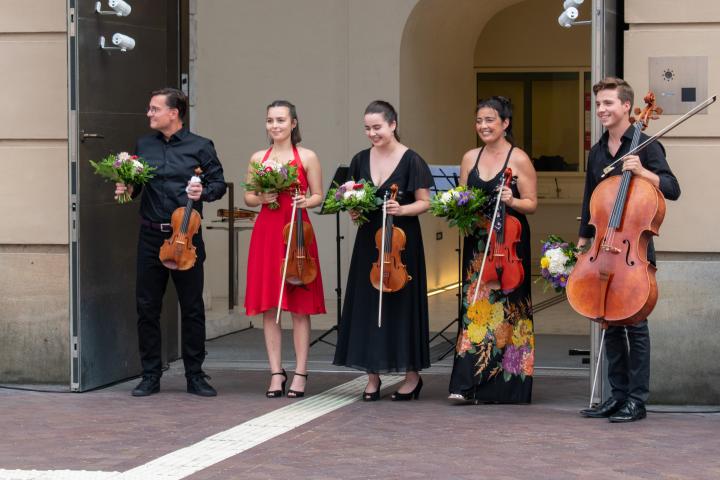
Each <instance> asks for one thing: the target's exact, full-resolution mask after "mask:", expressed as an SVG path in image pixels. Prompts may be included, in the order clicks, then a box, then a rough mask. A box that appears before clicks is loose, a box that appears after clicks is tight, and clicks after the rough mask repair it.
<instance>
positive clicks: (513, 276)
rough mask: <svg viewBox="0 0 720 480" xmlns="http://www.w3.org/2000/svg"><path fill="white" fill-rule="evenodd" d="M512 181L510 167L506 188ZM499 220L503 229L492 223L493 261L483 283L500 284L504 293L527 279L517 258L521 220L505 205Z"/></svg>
mask: <svg viewBox="0 0 720 480" xmlns="http://www.w3.org/2000/svg"><path fill="white" fill-rule="evenodd" d="M511 180H512V169H511V168H509V167H508V168H506V169H505V172H504V181H503V184H504V186H506V187H508V188H509V187H510V181H511ZM498 195H500V193H499V192H498ZM497 218H498V219H500V225H501V227H500V230H499V231H498V230H496V229H495V228H494V225H495V221H493V222H491V223H490V232H489V233H490V234H489V235H488V242H489V243H490V250H489V251H488V254H487V255H488V258H491V259H492V260H491V261H490V262H488V264H487V265H486V266H485V268H484V269H483V271H482V277H481V278H482V283H484V284H488V283H489V282H493V281H496V282H498V283H500V288H501V290H502V291H504V292H509V291H512V290H514V289H516V288H517V287H518V286H519V285H520V284H521V283H522V282H523V280H524V279H525V270H524V269H523V266H522V259H520V258H518V256H517V244H518V243H520V234H521V232H522V226H521V225H520V220H518V219H517V218H515V217H513V216H512V215H507V213H506V211H505V204H504V203H503V204H502V205H501V206H500V210H499V212H498V214H497Z"/></svg>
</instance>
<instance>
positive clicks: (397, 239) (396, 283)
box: [370, 183, 412, 293]
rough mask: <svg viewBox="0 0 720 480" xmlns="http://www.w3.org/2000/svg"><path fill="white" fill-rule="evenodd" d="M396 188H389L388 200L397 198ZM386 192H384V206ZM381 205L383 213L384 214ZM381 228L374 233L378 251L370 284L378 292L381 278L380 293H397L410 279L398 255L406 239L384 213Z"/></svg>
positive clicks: (390, 218)
mask: <svg viewBox="0 0 720 480" xmlns="http://www.w3.org/2000/svg"><path fill="white" fill-rule="evenodd" d="M397 192H398V186H397V184H395V183H393V184H392V185H391V186H390V200H395V199H396V198H397ZM386 204H387V192H385V205H386ZM385 205H383V212H385ZM383 216H384V218H383V220H384V221H383V226H382V227H381V228H379V229H378V231H377V232H376V233H375V245H376V247H377V249H378V260H377V261H376V262H373V265H372V269H371V270H370V283H371V284H372V286H373V287H375V288H377V289H378V290H380V278H381V277H382V292H388V293H390V292H397V291H398V290H402V289H403V287H405V285H406V284H407V282H408V281H410V280H412V277H411V276H410V275H408V273H407V267H406V266H405V264H404V263H402V259H401V258H400V255H401V253H402V251H403V250H405V243H406V242H407V237H406V236H405V232H404V231H403V229H402V228H400V227H396V226H395V225H393V216H392V215H387V214H385V213H384V215H383Z"/></svg>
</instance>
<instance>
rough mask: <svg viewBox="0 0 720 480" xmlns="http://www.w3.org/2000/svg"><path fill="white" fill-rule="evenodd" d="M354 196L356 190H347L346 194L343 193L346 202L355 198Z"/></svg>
mask: <svg viewBox="0 0 720 480" xmlns="http://www.w3.org/2000/svg"><path fill="white" fill-rule="evenodd" d="M354 196H355V190H347V191H345V193H343V198H344V199H345V200H347V199H348V198H350V197H354Z"/></svg>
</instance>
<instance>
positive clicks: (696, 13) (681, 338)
mask: <svg viewBox="0 0 720 480" xmlns="http://www.w3.org/2000/svg"><path fill="white" fill-rule="evenodd" d="M625 20H626V22H627V23H628V24H629V25H630V28H629V30H628V31H626V32H625V78H626V79H627V80H628V81H629V82H630V84H631V85H633V87H634V88H635V91H636V96H638V95H639V96H642V95H643V94H644V93H645V92H646V91H647V90H648V87H649V84H650V78H649V70H648V63H649V62H648V58H649V57H674V56H707V57H708V78H707V84H708V91H709V94H710V95H713V94H717V93H719V92H720V51H718V49H717V48H716V47H717V45H718V44H720V2H717V1H715V0H694V1H692V2H690V1H682V2H678V1H670V0H627V1H626V2H625ZM676 118H678V115H663V116H662V117H661V118H660V119H659V120H658V121H656V122H654V123H652V124H651V126H650V128H649V129H648V133H650V134H652V133H654V132H657V131H658V130H660V129H661V128H662V127H663V126H665V125H667V124H668V123H670V122H672V121H673V120H675V119H676ZM662 143H663V145H665V148H666V150H667V156H668V162H669V163H670V166H671V167H672V169H673V171H674V172H675V175H676V176H677V177H678V180H679V182H680V187H681V189H682V195H681V197H680V199H679V201H677V202H668V205H667V206H668V208H667V215H666V217H665V221H664V223H663V225H662V227H661V230H660V238H659V239H657V241H656V245H657V248H658V250H659V252H660V253H659V255H658V260H659V261H658V285H659V289H660V299H659V301H658V305H657V307H656V308H655V311H654V312H653V314H652V315H651V317H650V329H651V332H652V342H653V344H652V362H651V363H652V367H651V370H652V376H651V386H650V390H651V392H652V394H651V395H652V397H651V401H653V402H659V403H705V404H714V405H717V404H718V402H720V371H719V370H718V368H717V364H716V362H714V361H713V360H712V359H711V358H710V357H708V355H707V354H708V352H712V351H714V350H715V349H716V348H717V344H718V342H720V334H719V333H718V330H717V321H718V318H720V307H718V305H717V302H714V301H713V300H714V298H715V297H716V296H717V291H718V287H720V235H718V234H719V233H720V226H719V225H718V221H717V219H718V214H717V211H716V205H718V204H719V203H720V189H718V188H717V186H716V185H717V179H718V175H717V173H716V172H717V171H718V165H717V159H718V158H720V106H718V105H717V104H715V105H713V106H711V107H710V108H709V109H708V111H707V114H705V115H696V116H695V117H693V118H691V119H690V120H688V121H687V122H685V123H684V124H682V125H681V126H679V127H678V128H677V129H675V130H673V131H672V132H670V133H669V134H667V136H666V137H665V138H664V139H663V140H662Z"/></svg>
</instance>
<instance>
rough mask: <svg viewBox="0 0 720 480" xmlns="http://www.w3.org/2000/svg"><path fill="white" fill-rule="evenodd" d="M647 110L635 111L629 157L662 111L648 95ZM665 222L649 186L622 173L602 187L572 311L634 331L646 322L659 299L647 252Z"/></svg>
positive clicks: (577, 272)
mask: <svg viewBox="0 0 720 480" xmlns="http://www.w3.org/2000/svg"><path fill="white" fill-rule="evenodd" d="M644 101H645V103H646V106H645V108H644V109H643V110H642V111H640V109H635V114H636V115H639V117H638V119H637V121H635V122H634V124H633V127H634V129H635V130H634V133H633V139H632V144H631V146H630V151H631V152H632V151H634V150H635V149H636V147H637V146H638V144H639V142H640V132H641V131H642V130H644V129H645V128H646V127H647V125H648V123H649V121H650V119H656V118H658V115H659V114H660V113H662V110H661V109H660V108H658V107H657V106H656V105H655V95H654V94H653V93H652V92H650V93H648V94H647V95H646V96H645V98H644ZM664 217H665V198H664V197H663V195H662V193H661V192H660V191H659V190H658V189H657V188H656V187H655V186H654V185H653V184H651V183H650V182H649V181H647V180H645V179H643V178H638V177H637V176H633V174H632V172H630V171H629V170H626V171H624V172H623V173H622V175H614V176H612V177H610V178H607V179H605V180H603V181H602V182H600V183H599V184H598V186H597V187H596V188H595V190H594V191H593V194H592V197H591V198H590V224H591V225H593V226H594V227H595V241H594V242H593V244H592V246H591V247H590V248H589V249H588V250H587V251H586V252H585V253H583V254H580V255H578V259H577V263H576V264H575V268H574V269H573V271H572V273H571V274H570V276H569V278H568V284H567V289H566V292H567V297H568V302H569V303H570V305H571V306H572V308H573V309H574V310H575V311H576V312H578V313H579V314H580V315H583V316H585V317H587V318H590V319H591V320H594V321H598V322H600V323H602V324H603V326H607V325H633V324H635V323H638V322H641V321H643V320H645V319H646V318H647V317H648V315H650V313H651V312H652V310H653V308H655V304H656V303H657V299H658V289H657V281H656V280H655V271H656V268H655V266H654V265H652V264H651V263H650V262H649V261H648V260H647V246H648V243H649V242H650V240H651V238H652V237H653V236H654V235H658V232H659V229H660V225H661V224H662V221H663V219H664Z"/></svg>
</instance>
